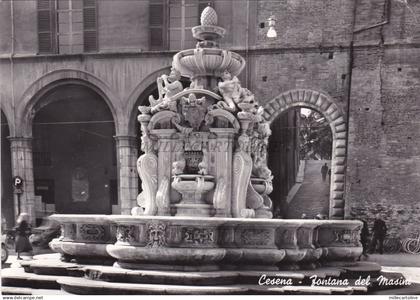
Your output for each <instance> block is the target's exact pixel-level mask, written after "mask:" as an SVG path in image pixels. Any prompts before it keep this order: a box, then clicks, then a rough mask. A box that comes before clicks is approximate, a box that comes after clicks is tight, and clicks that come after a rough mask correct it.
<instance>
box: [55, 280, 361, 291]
mask: <svg viewBox="0 0 420 300" xmlns="http://www.w3.org/2000/svg"><path fill="white" fill-rule="evenodd" d="M57 281H58V283H60V284H61V288H62V289H63V290H64V291H66V292H68V293H70V294H80V295H142V294H147V295H232V294H241V295H244V294H311V295H332V294H342V295H350V294H355V293H360V292H361V291H364V292H366V291H367V289H364V288H361V287H351V286H349V287H326V286H315V287H310V286H283V287H280V286H279V287H266V286H264V287H263V286H255V285H231V286H192V285H163V284H138V283H115V282H103V281H95V280H90V279H87V278H65V279H58V280H57Z"/></svg>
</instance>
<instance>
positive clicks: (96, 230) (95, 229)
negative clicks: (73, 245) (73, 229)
mask: <svg viewBox="0 0 420 300" xmlns="http://www.w3.org/2000/svg"><path fill="white" fill-rule="evenodd" d="M79 235H80V238H81V239H82V240H86V241H104V240H105V227H104V226H103V225H99V224H82V225H80V227H79Z"/></svg>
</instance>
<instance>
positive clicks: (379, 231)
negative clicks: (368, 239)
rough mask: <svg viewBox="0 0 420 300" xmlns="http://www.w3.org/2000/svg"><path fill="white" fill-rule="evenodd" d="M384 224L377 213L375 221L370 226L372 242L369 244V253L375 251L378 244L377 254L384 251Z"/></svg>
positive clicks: (385, 229)
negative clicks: (371, 226)
mask: <svg viewBox="0 0 420 300" xmlns="http://www.w3.org/2000/svg"><path fill="white" fill-rule="evenodd" d="M386 231H387V228H386V224H385V222H384V220H382V219H381V216H380V215H377V216H376V218H375V221H374V222H373V228H372V234H373V235H372V244H371V246H370V253H375V251H376V246H377V244H378V252H379V254H383V252H384V239H385V236H386Z"/></svg>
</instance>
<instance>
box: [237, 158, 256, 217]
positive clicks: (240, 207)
mask: <svg viewBox="0 0 420 300" xmlns="http://www.w3.org/2000/svg"><path fill="white" fill-rule="evenodd" d="M251 171H252V159H251V156H250V155H249V154H248V153H246V152H244V151H239V152H236V153H235V155H234V156H233V176H232V177H233V184H232V186H233V187H232V188H233V193H232V213H233V216H234V217H235V218H253V217H254V216H255V211H254V210H253V209H247V207H246V194H247V190H248V189H247V187H248V184H249V181H250V178H251Z"/></svg>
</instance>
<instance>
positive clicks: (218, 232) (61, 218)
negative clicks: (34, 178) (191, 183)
mask: <svg viewBox="0 0 420 300" xmlns="http://www.w3.org/2000/svg"><path fill="white" fill-rule="evenodd" d="M52 219H54V220H56V221H58V222H60V223H61V224H62V225H63V226H64V227H65V226H67V227H69V226H70V227H73V228H76V231H75V233H74V232H73V231H71V230H70V231H69V230H68V228H67V230H63V235H62V236H61V237H60V238H59V239H57V240H55V241H54V247H52V248H53V250H54V251H56V252H60V253H64V254H68V255H71V256H73V257H76V258H77V257H78V256H80V257H85V256H86V252H87V251H88V252H89V255H90V256H96V257H98V256H102V257H106V258H110V257H112V258H113V259H114V260H115V261H118V263H119V265H120V266H122V267H126V268H147V266H148V268H152V267H151V266H153V268H154V267H155V266H158V267H156V268H163V267H164V266H166V267H167V266H168V265H169V266H170V268H175V269H177V268H185V266H190V267H193V266H198V267H202V268H204V267H208V268H210V269H212V268H213V269H214V268H221V269H223V268H232V267H233V268H247V267H252V266H258V268H259V269H263V270H265V269H266V270H273V269H274V270H278V269H287V268H289V267H290V266H293V268H299V264H302V265H309V264H311V263H315V262H334V261H349V260H355V259H356V258H357V257H359V255H360V254H361V253H362V248H361V245H360V243H359V237H360V229H361V226H362V223H361V222H360V221H350V220H349V221H347V220H282V219H242V218H237V219H236V218H216V217H200V218H195V217H168V216H123V215H110V216H105V215H82V216H81V215H53V216H52ZM98 220H101V221H98ZM86 228H89V229H90V230H86ZM102 233H104V234H102ZM112 234H114V236H112ZM70 245H71V246H70ZM104 249H105V252H104Z"/></svg>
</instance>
